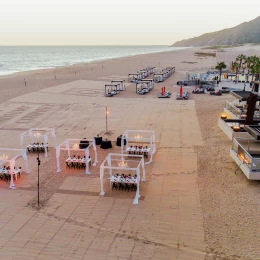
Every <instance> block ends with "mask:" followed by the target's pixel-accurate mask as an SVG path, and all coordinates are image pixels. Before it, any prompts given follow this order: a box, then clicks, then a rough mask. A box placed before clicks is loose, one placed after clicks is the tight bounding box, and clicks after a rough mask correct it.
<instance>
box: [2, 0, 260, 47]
mask: <svg viewBox="0 0 260 260" xmlns="http://www.w3.org/2000/svg"><path fill="white" fill-rule="evenodd" d="M3 2H4V3H3ZM241 2H242V1H234V0H229V1H227V0H217V1H213V0H196V1H195V0H177V1H174V0H156V1H155V0H150V1H148V0H129V1H126V0H73V1H72V0H62V1H61V0H1V4H0V45H157V44H161V45H170V44H173V43H174V42H175V41H178V40H182V39H185V38H191V37H194V36H199V35H201V34H203V33H206V32H213V31H217V30H221V29H224V28H229V27H233V26H236V25H238V24H240V23H242V22H244V21H250V20H252V19H254V18H256V17H257V16H259V15H260V1H259V0H247V1H243V3H241Z"/></svg>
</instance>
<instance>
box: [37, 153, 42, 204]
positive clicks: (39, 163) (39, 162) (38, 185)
mask: <svg viewBox="0 0 260 260" xmlns="http://www.w3.org/2000/svg"><path fill="white" fill-rule="evenodd" d="M39 157H40V153H39V150H38V157H37V162H38V184H37V187H38V209H40V165H41V161H40V158H39Z"/></svg>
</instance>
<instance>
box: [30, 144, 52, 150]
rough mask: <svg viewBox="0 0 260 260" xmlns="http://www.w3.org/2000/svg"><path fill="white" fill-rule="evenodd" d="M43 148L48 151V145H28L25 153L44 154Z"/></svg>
mask: <svg viewBox="0 0 260 260" xmlns="http://www.w3.org/2000/svg"><path fill="white" fill-rule="evenodd" d="M45 147H46V149H47V151H48V144H29V145H27V151H28V152H38V151H41V152H44V151H45Z"/></svg>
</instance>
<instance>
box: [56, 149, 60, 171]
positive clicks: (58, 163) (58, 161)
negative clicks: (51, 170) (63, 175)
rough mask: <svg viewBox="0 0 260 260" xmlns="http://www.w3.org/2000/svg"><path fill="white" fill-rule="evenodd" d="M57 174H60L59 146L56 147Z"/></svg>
mask: <svg viewBox="0 0 260 260" xmlns="http://www.w3.org/2000/svg"><path fill="white" fill-rule="evenodd" d="M56 161H57V172H60V146H58V147H56Z"/></svg>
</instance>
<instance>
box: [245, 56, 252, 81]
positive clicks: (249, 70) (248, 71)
mask: <svg viewBox="0 0 260 260" xmlns="http://www.w3.org/2000/svg"><path fill="white" fill-rule="evenodd" d="M253 61H254V58H253V56H248V57H247V58H246V67H247V75H246V81H249V74H250V72H251V70H252V66H253Z"/></svg>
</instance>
